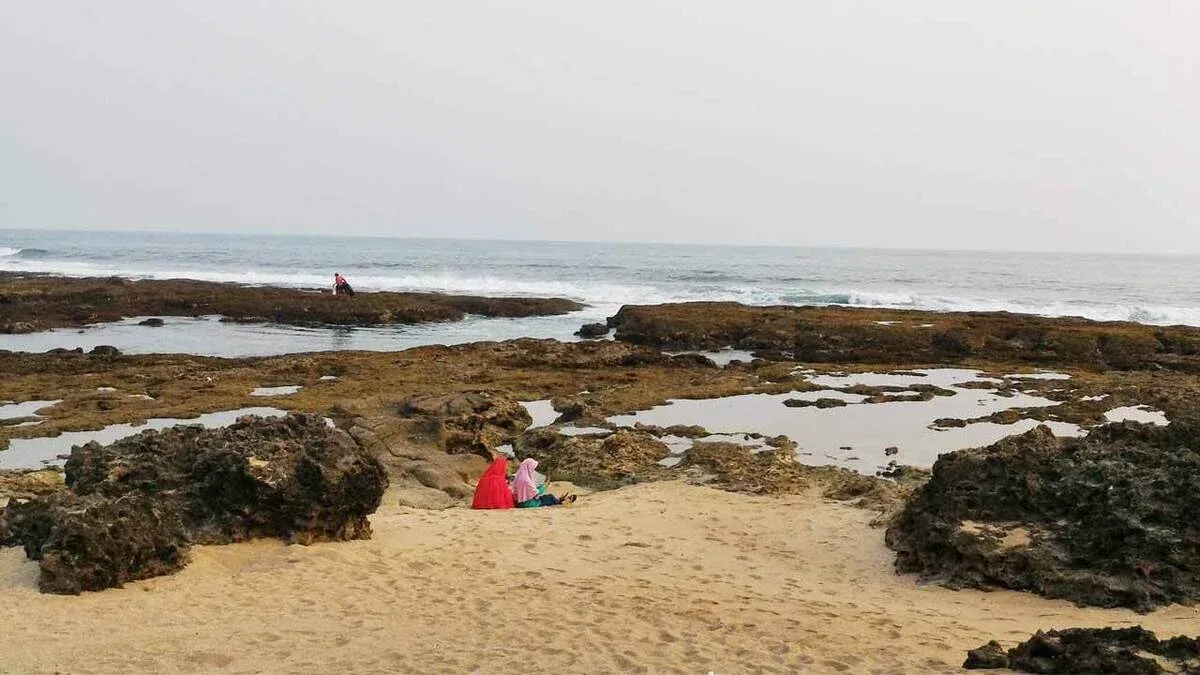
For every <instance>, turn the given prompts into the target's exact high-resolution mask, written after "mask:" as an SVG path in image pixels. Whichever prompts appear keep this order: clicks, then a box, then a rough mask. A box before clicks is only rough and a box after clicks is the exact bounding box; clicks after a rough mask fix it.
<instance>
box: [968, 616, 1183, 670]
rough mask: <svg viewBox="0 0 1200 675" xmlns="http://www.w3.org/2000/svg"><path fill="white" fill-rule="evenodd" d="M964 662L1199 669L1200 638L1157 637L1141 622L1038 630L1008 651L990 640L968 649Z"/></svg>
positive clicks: (974, 666) (985, 666) (972, 666)
mask: <svg viewBox="0 0 1200 675" xmlns="http://www.w3.org/2000/svg"><path fill="white" fill-rule="evenodd" d="M963 668H966V669H967V670H991V669H1002V668H1003V669H1008V670H1014V671H1017V672H1020V673H1072V674H1078V675H1095V674H1097V673H1120V674H1121V675H1155V674H1157V673H1184V674H1187V673H1192V674H1195V673H1200V639H1195V638H1189V637H1184V636H1179V637H1173V638H1170V639H1168V640H1159V639H1158V637H1157V636H1156V635H1155V634H1154V633H1152V632H1150V631H1148V630H1146V629H1144V628H1142V627H1141V626H1135V627H1133V628H1067V629H1064V630H1052V631H1048V632H1044V633H1043V632H1041V631H1038V632H1037V633H1036V634H1034V635H1033V636H1032V637H1030V638H1029V639H1028V640H1026V641H1024V642H1022V643H1021V644H1019V645H1017V646H1016V647H1013V648H1012V649H1009V650H1008V651H1005V650H1004V649H1003V648H1002V647H1001V646H1000V644H999V643H998V642H996V641H994V640H993V641H992V642H989V643H988V644H986V645H984V646H982V647H979V648H978V649H972V650H971V651H969V652H968V653H967V660H966V661H965V662H964V663H963Z"/></svg>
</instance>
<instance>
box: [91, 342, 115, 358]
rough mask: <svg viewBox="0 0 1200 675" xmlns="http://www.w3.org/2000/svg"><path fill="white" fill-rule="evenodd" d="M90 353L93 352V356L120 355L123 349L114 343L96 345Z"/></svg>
mask: <svg viewBox="0 0 1200 675" xmlns="http://www.w3.org/2000/svg"><path fill="white" fill-rule="evenodd" d="M88 354H91V355H92V356H103V357H113V356H120V355H121V350H120V349H117V348H116V347H114V346H112V345H96V346H95V347H93V348H92V351H90V352H88Z"/></svg>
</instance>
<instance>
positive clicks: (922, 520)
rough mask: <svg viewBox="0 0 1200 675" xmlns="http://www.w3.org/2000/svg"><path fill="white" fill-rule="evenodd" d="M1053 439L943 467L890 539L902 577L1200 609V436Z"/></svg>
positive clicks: (1116, 433)
mask: <svg viewBox="0 0 1200 675" xmlns="http://www.w3.org/2000/svg"><path fill="white" fill-rule="evenodd" d="M1197 429H1198V427H1197V426H1196V424H1195V422H1193V421H1187V420H1178V421H1175V422H1173V423H1172V424H1171V426H1169V427H1151V426H1147V425H1141V424H1136V423H1132V422H1126V423H1122V424H1112V425H1108V426H1105V427H1100V428H1097V429H1095V430H1093V431H1092V432H1091V434H1090V435H1088V436H1087V437H1086V438H1083V439H1057V438H1055V437H1054V436H1053V435H1052V434H1051V433H1050V431H1049V430H1048V429H1046V428H1045V427H1038V428H1037V429H1034V430H1033V431H1030V432H1028V433H1026V434H1023V435H1020V436H1014V437H1010V438H1006V439H1004V440H1001V441H1000V442H998V443H996V444H995V445H992V446H990V447H987V448H982V449H977V450H963V451H959V452H953V453H949V454H946V455H943V456H942V457H941V458H939V459H938V461H937V462H936V463H935V464H934V466H933V472H932V477H931V478H930V480H929V482H928V483H926V484H925V485H924V486H923V487H922V488H920V489H919V490H918V491H917V492H916V493H915V495H914V496H913V498H912V499H911V500H910V502H909V503H908V504H907V506H906V507H905V508H904V510H903V511H902V512H901V513H900V515H899V517H898V518H897V520H896V522H895V523H894V524H893V526H892V527H891V528H889V529H888V532H887V544H888V546H890V547H891V548H892V549H893V550H895V551H896V569H897V570H898V571H900V572H916V573H919V574H920V575H921V576H922V577H923V578H924V579H926V580H934V581H938V582H940V583H942V584H943V585H946V586H949V587H951V588H962V587H973V588H989V587H1003V588H1011V589H1015V590H1025V591H1032V592H1034V593H1039V594H1041V595H1045V596H1048V597H1052V598H1065V599H1069V600H1073V601H1075V602H1077V603H1079V604H1083V605H1097V606H1101V607H1116V606H1123V607H1131V608H1134V609H1137V610H1139V611H1147V610H1150V609H1153V608H1155V607H1157V606H1159V605H1163V604H1169V603H1193V602H1196V601H1197V600H1200V452H1197V450H1196V448H1197V447H1200V446H1198V445H1197V443H1196V441H1197V440H1200V433H1197Z"/></svg>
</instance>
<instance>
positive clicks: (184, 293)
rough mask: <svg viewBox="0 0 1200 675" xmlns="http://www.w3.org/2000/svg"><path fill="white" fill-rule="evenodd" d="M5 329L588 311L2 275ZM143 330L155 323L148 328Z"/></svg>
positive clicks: (559, 303)
mask: <svg viewBox="0 0 1200 675" xmlns="http://www.w3.org/2000/svg"><path fill="white" fill-rule="evenodd" d="M0 297H3V298H4V303H2V304H3V305H4V310H3V312H2V313H0V332H4V333H26V332H32V331H35V330H47V329H50V328H61V327H66V326H83V325H86V324H89V323H101V322H105V321H118V320H120V319H121V318H122V317H126V316H155V317H163V316H207V315H221V316H225V317H228V318H230V319H233V320H237V321H243V320H257V321H274V322H276V323H285V324H291V325H302V326H310V325H322V324H327V325H339V326H366V325H376V324H410V323H425V322H431V321H459V320H461V319H462V318H464V317H465V316H466V315H468V314H474V315H479V316H491V317H522V316H543V315H550V314H566V313H567V312H572V311H575V310H577V309H581V308H582V307H583V306H582V305H580V304H579V303H577V302H574V301H572V300H566V299H563V298H485V297H478V296H460V295H443V294H440V293H362V292H360V293H358V294H357V295H355V296H354V297H353V298H343V297H338V296H334V295H332V294H330V293H327V292H324V293H322V292H313V290H312V289H293V288H274V287H262V286H256V287H250V286H242V285H239V284H231V283H214V282H208V281H192V280H186V279H171V280H140V281H130V280H127V279H120V278H108V279H97V278H87V279H69V278H63V277H51V276H29V275H21V274H13V273H0ZM143 325H155V324H151V323H144V324H143Z"/></svg>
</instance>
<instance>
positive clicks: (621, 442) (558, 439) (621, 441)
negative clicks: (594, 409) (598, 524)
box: [513, 428, 669, 487]
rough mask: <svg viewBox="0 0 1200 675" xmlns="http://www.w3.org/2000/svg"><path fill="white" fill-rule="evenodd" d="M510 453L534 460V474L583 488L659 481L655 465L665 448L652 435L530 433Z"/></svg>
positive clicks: (624, 432) (660, 470)
mask: <svg viewBox="0 0 1200 675" xmlns="http://www.w3.org/2000/svg"><path fill="white" fill-rule="evenodd" d="M513 449H514V451H515V452H516V455H517V457H519V458H521V459H524V458H526V457H532V458H534V459H536V460H537V461H538V470H539V471H542V472H544V473H546V474H547V475H549V476H551V477H552V478H554V479H556V480H566V481H570V482H572V483H575V484H577V485H583V486H586V487H611V486H614V485H617V484H621V483H626V482H631V481H634V480H647V479H653V478H655V477H660V476H661V474H663V473H664V469H663V468H662V467H660V466H658V462H659V460H661V459H663V458H664V457H666V456H667V455H668V454H669V450H668V448H667V446H666V444H664V443H663V442H662V441H660V440H658V439H657V438H655V437H654V436H653V435H651V434H649V433H646V432H644V431H631V430H628V429H622V430H620V431H616V432H614V433H612V434H610V435H608V436H606V437H604V438H595V437H589V436H565V435H563V434H560V433H558V432H557V431H555V430H554V429H551V428H541V429H533V430H532V431H530V432H528V433H526V434H524V435H522V436H521V437H520V438H518V439H517V440H516V442H515V443H514V444H513Z"/></svg>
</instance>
